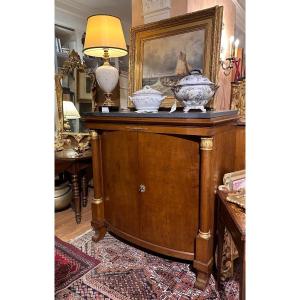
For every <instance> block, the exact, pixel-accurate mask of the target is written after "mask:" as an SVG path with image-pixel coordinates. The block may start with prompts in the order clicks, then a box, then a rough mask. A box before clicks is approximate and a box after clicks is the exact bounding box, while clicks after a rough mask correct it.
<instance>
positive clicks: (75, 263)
mask: <svg viewBox="0 0 300 300" xmlns="http://www.w3.org/2000/svg"><path fill="white" fill-rule="evenodd" d="M98 263H99V261H98V260H97V259H95V258H93V257H90V256H89V255H86V254H85V253H83V252H82V251H80V250H79V249H78V248H76V247H74V246H72V245H70V244H69V243H65V242H63V241H62V240H60V239H59V238H57V237H55V291H56V292H57V291H59V290H61V289H63V288H65V287H67V286H68V285H69V284H71V283H72V282H73V281H75V280H76V279H78V278H80V277H82V276H83V275H84V274H86V273H87V272H88V271H90V270H91V269H92V268H93V267H95V266H96V265H98Z"/></svg>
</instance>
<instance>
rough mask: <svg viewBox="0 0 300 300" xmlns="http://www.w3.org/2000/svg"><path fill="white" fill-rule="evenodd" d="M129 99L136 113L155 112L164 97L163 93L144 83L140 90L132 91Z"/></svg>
mask: <svg viewBox="0 0 300 300" xmlns="http://www.w3.org/2000/svg"><path fill="white" fill-rule="evenodd" d="M129 99H130V100H131V101H132V102H133V104H134V105H135V107H136V109H137V112H138V113H146V112H151V113H157V112H158V109H159V106H160V104H161V102H162V101H163V100H164V99H165V96H163V94H162V93H161V92H159V91H157V90H155V89H152V88H151V87H150V86H149V85H145V86H144V87H143V88H142V89H141V90H139V91H136V92H135V93H133V96H132V97H130V96H129Z"/></svg>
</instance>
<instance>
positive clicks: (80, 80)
mask: <svg viewBox="0 0 300 300" xmlns="http://www.w3.org/2000/svg"><path fill="white" fill-rule="evenodd" d="M93 80H94V79H93V76H91V75H90V74H87V73H86V72H84V71H81V70H78V72H77V102H79V103H80V102H82V103H87V102H89V103H90V102H92V99H93V94H92V91H93Z"/></svg>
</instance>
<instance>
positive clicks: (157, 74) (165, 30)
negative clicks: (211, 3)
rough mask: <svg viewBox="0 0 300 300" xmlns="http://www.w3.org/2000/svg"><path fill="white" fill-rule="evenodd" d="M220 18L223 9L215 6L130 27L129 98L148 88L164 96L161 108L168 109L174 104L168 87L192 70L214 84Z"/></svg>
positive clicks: (131, 105) (173, 98)
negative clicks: (198, 71) (195, 70)
mask: <svg viewBox="0 0 300 300" xmlns="http://www.w3.org/2000/svg"><path fill="white" fill-rule="evenodd" d="M222 15H223V7H222V6H215V7H212V8H209V9H205V10H201V11H197V12H193V13H189V14H185V15H182V16H178V17H173V18H169V19H165V20H161V21H158V22H153V23H148V24H146V25H141V26H137V27H133V28H132V29H131V47H130V57H129V60H130V63H129V74H130V81H129V84H130V85H129V92H130V95H132V94H133V93H134V92H135V91H137V90H140V89H141V88H143V87H144V86H145V85H149V86H151V87H152V88H154V89H156V90H158V91H160V92H162V93H163V94H164V95H165V96H166V99H165V100H164V101H163V102H162V104H161V107H166V108H168V107H171V106H172V105H173V104H174V101H175V97H174V95H173V93H172V91H171V87H172V86H173V85H174V84H176V82H178V80H180V79H181V78H182V77H184V76H186V75H188V74H189V72H190V71H192V70H193V69H200V70H202V72H203V75H204V76H206V77H208V78H209V79H210V80H211V81H212V82H216V81H217V74H218V70H219V57H220V40H221V30H222ZM212 101H213V100H212ZM177 104H178V105H179V106H180V104H179V103H177ZM128 107H134V105H133V103H132V101H131V100H128Z"/></svg>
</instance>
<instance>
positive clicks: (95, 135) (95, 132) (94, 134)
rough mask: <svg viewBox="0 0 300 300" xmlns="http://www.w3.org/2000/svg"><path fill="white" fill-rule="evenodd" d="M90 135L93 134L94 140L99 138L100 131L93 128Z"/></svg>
mask: <svg viewBox="0 0 300 300" xmlns="http://www.w3.org/2000/svg"><path fill="white" fill-rule="evenodd" d="M90 135H91V139H92V140H94V139H97V138H98V133H97V131H95V130H91V131H90Z"/></svg>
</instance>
